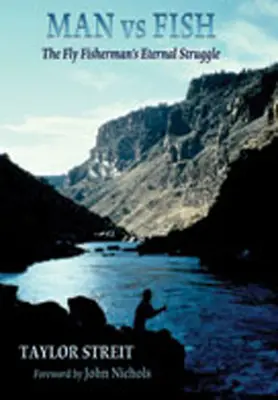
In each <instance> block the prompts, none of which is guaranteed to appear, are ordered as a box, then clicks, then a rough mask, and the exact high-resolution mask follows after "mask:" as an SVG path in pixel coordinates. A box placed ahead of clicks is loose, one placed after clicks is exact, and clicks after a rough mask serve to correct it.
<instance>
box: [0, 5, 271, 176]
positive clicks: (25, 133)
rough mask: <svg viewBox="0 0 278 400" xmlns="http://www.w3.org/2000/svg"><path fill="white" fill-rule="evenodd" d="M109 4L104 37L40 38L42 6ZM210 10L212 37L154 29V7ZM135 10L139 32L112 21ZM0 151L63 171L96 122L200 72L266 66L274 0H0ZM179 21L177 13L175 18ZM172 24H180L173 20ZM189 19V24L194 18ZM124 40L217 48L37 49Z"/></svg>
mask: <svg viewBox="0 0 278 400" xmlns="http://www.w3.org/2000/svg"><path fill="white" fill-rule="evenodd" d="M96 12H98V13H101V14H103V15H105V14H106V13H108V12H113V13H114V14H115V16H114V25H113V36H112V37H111V38H84V37H83V38H80V39H77V38H69V39H67V38H48V37H47V33H48V28H49V21H48V17H47V14H48V13H55V15H56V16H57V20H60V19H61V17H62V15H63V14H64V13H71V24H72V26H73V27H75V25H76V21H77V17H78V16H79V15H80V13H86V15H87V16H88V21H89V23H90V24H92V25H90V27H91V28H92V30H93V28H94V23H93V18H92V19H90V18H91V17H92V15H93V14H94V13H96ZM155 12H165V13H177V14H178V16H179V17H181V16H182V15H183V14H184V13H188V12H192V13H196V12H201V13H204V14H206V13H208V12H209V13H214V14H215V17H214V33H215V37H214V38H201V39H200V38H171V37H170V33H171V32H170V24H167V26H166V29H165V35H164V37H163V38H154V37H153V33H154V20H153V13H155ZM125 19H136V20H139V19H143V20H145V21H146V27H147V29H146V36H145V37H143V38H129V39H127V38H126V37H125V36H124V35H123V31H122V30H121V25H120V21H121V20H125ZM0 21H1V23H0V49H1V64H0V83H1V86H0V90H1V92H0V93H1V107H0V153H3V152H5V153H8V154H9V155H10V157H11V159H12V161H14V162H16V163H17V164H19V165H20V166H21V167H23V168H24V169H27V170H29V171H30V172H32V173H34V174H37V175H50V174H61V173H66V172H67V171H68V170H69V169H70V168H72V167H73V166H75V165H78V164H79V163H81V162H83V161H85V159H86V158H88V156H89V151H90V149H91V148H93V147H94V145H95V140H96V136H97V132H98V128H99V127H100V126H101V125H102V124H103V123H105V122H107V121H109V120H111V119H114V118H117V117H119V116H122V115H126V114H127V113H128V112H130V111H132V110H136V109H138V108H141V107H144V106H147V105H157V104H159V103H170V104H171V103H174V102H177V101H181V100H183V99H184V98H185V96H186V91H187V88H188V84H189V82H190V80H191V79H192V78H194V77H198V76H200V75H202V74H203V73H209V72H215V71H221V70H229V71H240V70H242V69H243V68H261V67H266V66H269V65H271V64H273V63H274V62H276V61H277V55H278V24H277V21H278V0H202V1H201V0H173V1H171V2H169V1H168V0H140V1H138V2H131V1H130V0H115V1H114V2H113V3H112V2H111V1H109V0H101V1H100V0H67V1H65V0H60V1H59V2H57V1H56V0H47V1H45V0H36V1H35V0H24V1H21V0H9V1H7V0H2V1H1V5H0ZM178 21H180V19H178ZM178 29H179V30H180V29H181V26H180V24H178ZM194 29H195V25H194ZM45 47H52V48H54V49H55V50H61V49H63V48H65V47H72V48H74V49H75V50H78V51H79V50H80V49H81V48H82V47H90V48H95V47H98V48H99V49H101V50H109V49H113V50H127V49H132V48H136V49H141V48H142V47H149V48H151V49H154V50H167V49H171V48H173V47H177V48H182V47H185V48H187V49H190V50H191V49H192V50H193V49H194V50H210V49H212V48H213V47H215V48H216V49H218V50H220V51H221V55H220V58H219V60H213V61H212V62H211V63H208V64H201V63H200V62H199V61H196V60H195V61H193V60H191V61H189V60H180V59H177V60H153V61H151V60H123V61H119V60H110V61H109V60H81V59H77V61H76V62H75V63H72V62H70V61H69V60H63V59H61V60H50V59H47V60H46V59H43V57H42V49H43V48H45Z"/></svg>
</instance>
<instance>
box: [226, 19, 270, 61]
mask: <svg viewBox="0 0 278 400" xmlns="http://www.w3.org/2000/svg"><path fill="white" fill-rule="evenodd" d="M221 37H222V40H223V41H224V43H225V45H226V48H227V52H228V53H229V55H230V56H231V57H233V59H237V60H239V61H240V60H242V63H243V64H244V62H248V60H249V61H250V59H252V60H253V61H255V62H257V63H258V62H259V63H260V64H261V65H264V66H265V65H267V64H269V63H274V62H276V61H277V52H278V42H277V40H276V39H275V38H274V37H272V36H270V35H268V34H267V33H266V32H265V31H264V30H263V29H262V28H260V27H258V26H256V25H254V24H252V23H249V22H247V21H244V20H238V21H234V22H233V23H231V24H230V25H228V26H227V27H226V29H225V30H224V31H223V33H222V36H221Z"/></svg>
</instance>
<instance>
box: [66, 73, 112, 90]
mask: <svg viewBox="0 0 278 400" xmlns="http://www.w3.org/2000/svg"><path fill="white" fill-rule="evenodd" d="M70 79H71V80H72V81H74V82H76V83H79V84H80V85H82V86H85V87H89V88H94V89H95V90H97V91H99V92H101V91H102V90H105V89H107V88H108V87H110V86H112V85H114V84H115V83H117V82H118V77H117V75H116V74H114V73H112V72H105V73H104V72H97V73H93V72H90V71H86V70H84V69H79V70H75V71H74V72H72V73H71V74H70Z"/></svg>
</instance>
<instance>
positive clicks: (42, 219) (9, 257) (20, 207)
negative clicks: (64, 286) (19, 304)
mask: <svg viewBox="0 0 278 400" xmlns="http://www.w3.org/2000/svg"><path fill="white" fill-rule="evenodd" d="M0 193H1V195H0V221H1V224H0V270H1V271H4V270H5V271H12V270H17V269H24V268H25V267H26V266H27V265H28V264H29V263H31V262H33V261H39V260H42V259H47V258H52V257H55V256H59V255H65V254H64V252H65V251H66V253H67V254H68V252H69V251H71V247H70V244H73V243H80V242H83V241H86V240H103V239H107V238H110V239H113V238H117V239H121V238H123V236H124V234H125V231H124V230H123V229H120V228H117V227H116V226H115V225H114V223H113V222H112V221H111V220H110V219H109V218H102V217H100V216H98V215H97V214H95V213H92V212H90V211H89V210H88V209H87V208H85V207H84V206H80V205H77V204H76V203H74V202H73V201H72V200H70V199H68V198H65V197H63V196H62V195H60V194H59V193H58V192H56V191H55V190H54V189H53V188H52V187H51V186H50V185H48V184H47V183H46V182H45V180H44V179H43V180H42V179H38V178H35V177H34V176H32V175H31V174H29V173H28V172H27V171H24V170H22V169H21V168H20V167H18V166H17V165H16V164H14V163H13V162H12V161H11V160H10V159H9V157H8V155H1V156H0ZM67 246H69V247H67ZM61 252H62V253H63V254H60V253H61Z"/></svg>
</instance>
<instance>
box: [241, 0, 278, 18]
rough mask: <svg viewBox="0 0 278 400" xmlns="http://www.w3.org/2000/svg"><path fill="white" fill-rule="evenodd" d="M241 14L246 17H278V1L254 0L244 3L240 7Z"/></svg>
mask: <svg viewBox="0 0 278 400" xmlns="http://www.w3.org/2000/svg"><path fill="white" fill-rule="evenodd" d="M239 12H241V13H242V14H243V15H246V16H251V17H254V16H257V17H258V16H261V15H265V16H268V17H275V18H276V17H278V1H277V0H253V1H247V2H245V3H242V4H241V5H240V6H239Z"/></svg>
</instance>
